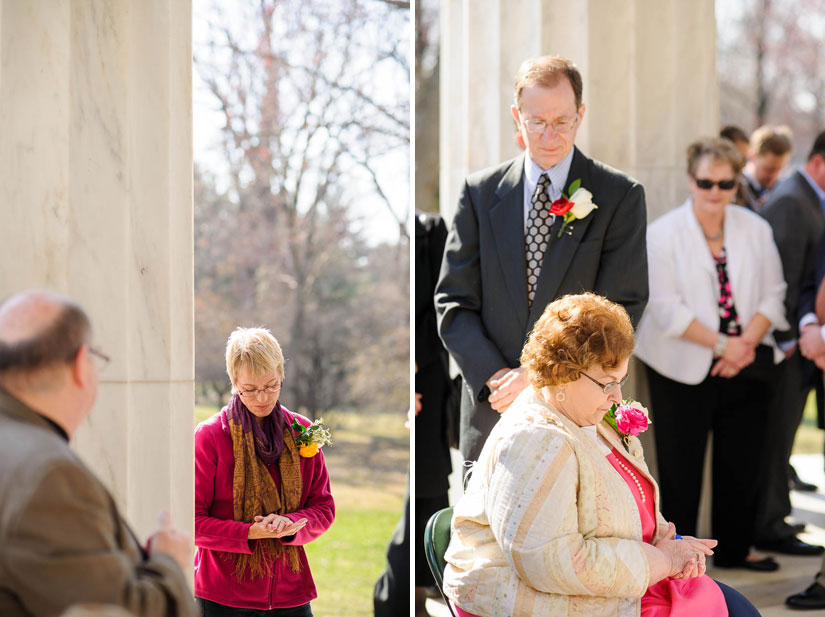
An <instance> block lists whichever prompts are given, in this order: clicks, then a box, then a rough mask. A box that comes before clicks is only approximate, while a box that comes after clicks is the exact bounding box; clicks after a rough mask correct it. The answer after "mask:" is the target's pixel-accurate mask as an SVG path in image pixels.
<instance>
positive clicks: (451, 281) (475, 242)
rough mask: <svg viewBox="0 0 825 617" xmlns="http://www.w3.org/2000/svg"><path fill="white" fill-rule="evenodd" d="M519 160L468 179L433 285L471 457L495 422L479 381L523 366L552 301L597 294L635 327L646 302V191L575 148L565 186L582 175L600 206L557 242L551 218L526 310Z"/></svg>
mask: <svg viewBox="0 0 825 617" xmlns="http://www.w3.org/2000/svg"><path fill="white" fill-rule="evenodd" d="M524 156H525V155H521V156H518V157H516V158H515V159H512V160H510V161H507V162H506V163H503V164H501V165H499V166H498V167H495V168H492V169H487V170H484V171H481V172H478V173H476V174H473V175H472V176H470V177H469V178H467V180H466V182H465V184H464V187H463V189H462V192H461V196H460V199H459V204H458V210H457V212H456V215H455V218H454V220H453V224H452V228H451V229H450V232H449V235H448V237H447V246H446V249H445V253H444V261H443V263H442V266H441V277H440V279H439V282H438V285H437V287H436V293H435V306H436V311H437V313H438V322H439V324H438V325H439V334H440V335H441V338H442V340H443V341H444V345H445V346H446V347H447V350H448V351H449V352H450V354H451V356H452V357H453V358H454V359H455V361H456V362H457V363H458V366H459V368H460V369H461V374H462V376H463V378H464V383H465V387H464V388H463V391H462V402H461V435H460V441H461V452H462V454H463V455H464V456H465V458H467V459H470V460H475V459H476V458H477V457H478V454H479V452H480V451H481V447H482V446H483V444H484V441H485V440H486V438H487V435H488V434H489V433H490V430H491V429H492V427H493V425H494V424H495V423H496V421H497V420H498V418H499V414H498V413H497V412H495V411H494V410H493V409H492V408H491V407H490V405H489V403H488V402H487V400H486V388H485V382H486V381H487V380H488V379H489V378H490V377H491V376H492V375H493V373H495V372H496V371H497V370H498V369H500V368H503V367H511V368H514V367H517V366H519V357H520V356H521V350H522V347H523V346H524V343H525V340H526V339H527V336H528V334H529V333H530V330H531V328H532V327H533V324H534V323H535V321H536V320H537V319H538V318H539V316H540V315H541V313H542V312H543V310H544V307H545V306H546V305H547V304H548V303H549V302H552V301H553V300H555V299H556V298H559V297H561V296H563V295H565V294H571V293H581V292H583V291H593V292H595V293H598V294H601V295H603V296H605V297H607V298H609V299H610V300H613V301H614V302H618V303H620V304H622V305H624V307H625V308H626V309H627V311H628V313H629V314H630V317H631V319H632V320H633V323H634V325H635V324H638V322H639V319H640V318H641V315H642V312H643V311H644V307H645V305H646V304H647V298H648V280H647V248H646V243H645V231H646V227H647V221H646V211H645V199H644V189H643V188H642V186H641V185H640V184H639V183H637V182H636V181H634V180H632V179H630V178H628V177H627V176H626V175H624V174H622V173H621V172H619V171H617V170H615V169H612V168H610V167H608V166H606V165H603V164H601V163H599V162H598V161H594V160H592V159H590V158H588V157H586V156H584V155H583V154H582V153H581V152H580V151H579V150H578V149H576V150H575V152H574V154H573V161H572V163H571V166H570V172H569V175H568V177H567V181H566V182H565V186H564V188H565V192H566V190H567V187H569V185H570V183H571V182H573V181H574V180H576V179H581V186H582V187H583V188H585V189H587V190H589V191H590V192H591V193H592V194H593V203H594V204H596V206H598V208H597V209H596V210H593V211H592V212H591V213H590V215H589V216H587V217H586V218H584V219H582V220H579V221H574V222H572V223H571V226H572V233H571V234H563V235H562V237H561V238H557V237H556V235H557V233H558V230H559V229H560V226H561V222H562V221H561V217H556V222H555V223H554V225H553V228H552V229H551V232H550V238H549V243H548V246H547V250H546V252H545V257H544V261H543V263H542V268H541V274H540V275H539V280H538V286H537V289H536V295H535V299H534V301H533V305H532V309H531V310H529V311H528V307H527V273H526V270H527V266H526V257H525V249H524Z"/></svg>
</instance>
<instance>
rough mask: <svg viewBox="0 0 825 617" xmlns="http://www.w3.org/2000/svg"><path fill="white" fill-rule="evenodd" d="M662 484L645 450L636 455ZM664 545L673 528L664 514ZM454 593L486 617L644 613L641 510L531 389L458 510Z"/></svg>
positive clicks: (646, 573)
mask: <svg viewBox="0 0 825 617" xmlns="http://www.w3.org/2000/svg"><path fill="white" fill-rule="evenodd" d="M598 432H599V433H600V434H601V435H603V436H605V437H606V438H607V439H608V441H609V442H610V443H611V444H612V445H613V446H614V447H616V448H617V449H618V450H619V451H620V452H622V453H624V454H625V455H626V456H627V458H628V460H629V461H630V462H631V463H633V465H634V467H635V469H634V473H641V474H643V475H644V476H645V477H646V478H647V479H648V480H650V482H651V483H653V485H654V487H656V489H655V500H656V504H658V503H659V488H658V486H657V485H656V483H655V481H654V480H653V478H652V477H651V476H650V473H649V472H648V469H647V465H646V464H645V462H644V458H643V454H642V448H641V444H640V443H639V440H638V439H637V438H636V437H631V438H630V439H631V445H630V451H629V452H625V450H624V446H623V445H622V444H621V441H620V440H619V437H618V435H617V434H616V433H615V432H614V431H613V429H612V428H611V427H610V426H609V425H607V424H606V423H604V422H603V423H602V424H601V425H599V427H598ZM657 518H658V523H659V524H658V527H657V530H656V536H655V538H654V541H655V540H658V539H659V538H660V537H662V535H664V533H665V532H666V531H667V523H666V522H665V520H664V519H663V518H662V515H661V514H660V513H658V508H657ZM446 560H447V562H448V565H447V567H446V570H445V573H444V588H445V592H446V593H447V595H448V596H449V597H450V598H451V599H452V600H453V601H454V602H455V603H456V604H458V606H460V607H461V608H463V609H464V610H466V611H469V612H470V613H473V614H475V615H479V616H480V617H503V616H505V615H506V616H510V617H528V616H530V617H551V616H553V617H557V616H562V615H568V616H572V615H581V616H585V615H586V616H588V617H600V616H610V617H625V616H628V617H636V616H637V615H639V611H640V607H641V597H642V596H643V595H644V593H645V591H646V590H647V588H648V586H649V579H650V570H649V566H648V562H647V559H646V558H645V555H644V552H643V548H642V527H641V520H640V517H639V511H638V508H637V507H636V502H635V500H634V498H633V495H632V494H631V492H630V489H629V488H628V487H627V484H626V483H625V481H624V480H623V479H622V477H621V476H620V475H619V474H617V473H616V471H615V470H614V468H613V467H612V466H611V464H610V462H609V461H608V460H607V458H606V457H605V455H604V454H603V453H602V452H601V451H600V450H599V448H598V446H597V445H596V444H595V443H594V441H593V440H592V439H591V438H590V437H589V436H588V435H586V434H585V432H584V431H583V430H582V429H580V428H579V427H578V426H577V425H576V424H574V423H573V422H571V421H570V420H569V419H567V418H566V417H565V416H563V415H562V414H560V413H558V412H557V411H556V410H555V409H553V407H551V406H550V405H549V404H547V403H546V402H545V401H544V400H543V399H542V397H541V396H540V395H538V394H537V393H536V392H535V391H534V390H533V389H532V388H527V389H526V390H525V391H524V392H522V394H521V395H520V396H519V397H518V398H517V399H516V401H515V402H514V403H513V405H512V406H511V408H510V409H509V410H508V411H507V412H506V413H505V414H503V415H502V417H501V420H500V421H499V423H498V424H497V425H496V426H495V428H494V429H493V431H492V433H491V434H490V437H489V438H488V440H487V442H486V444H485V445H484V449H483V450H482V452H481V456H480V458H479V460H478V462H477V463H476V465H475V467H474V469H473V472H472V475H471V478H470V482H469V486H468V488H467V492H466V493H465V495H464V497H462V499H461V500H460V501H459V502H458V503H457V504H456V506H455V510H454V517H453V535H452V539H451V542H450V546H449V548H448V550H447V554H446Z"/></svg>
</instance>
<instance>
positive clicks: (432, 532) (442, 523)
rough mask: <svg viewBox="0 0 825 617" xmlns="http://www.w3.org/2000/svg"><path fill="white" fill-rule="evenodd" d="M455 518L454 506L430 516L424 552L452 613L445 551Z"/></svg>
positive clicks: (425, 534) (425, 532) (436, 582)
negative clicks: (447, 586) (446, 591)
mask: <svg viewBox="0 0 825 617" xmlns="http://www.w3.org/2000/svg"><path fill="white" fill-rule="evenodd" d="M452 520H453V508H452V507H449V508H444V509H442V510H439V511H438V512H436V513H435V514H433V515H432V516H431V517H430V520H429V521H427V526H426V528H425V529H424V553H425V554H426V555H427V563H428V564H429V566H430V571H431V572H432V573H433V578H434V579H435V584H436V586H437V587H438V590H439V591H440V592H441V595H442V596H444V601H445V602H447V608H449V609H450V614H451V615H455V613H453V608H452V606H450V601H449V599H448V598H447V596H446V595H444V586H443V582H444V567H445V566H446V562H445V561H444V553H446V552H447V546H448V545H449V544H450V524H451V522H452Z"/></svg>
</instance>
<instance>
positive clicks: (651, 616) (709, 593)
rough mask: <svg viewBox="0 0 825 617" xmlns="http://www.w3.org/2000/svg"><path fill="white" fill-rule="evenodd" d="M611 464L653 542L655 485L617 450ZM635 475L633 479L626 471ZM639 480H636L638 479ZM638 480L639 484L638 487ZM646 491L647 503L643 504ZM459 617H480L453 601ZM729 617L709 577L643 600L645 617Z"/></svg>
mask: <svg viewBox="0 0 825 617" xmlns="http://www.w3.org/2000/svg"><path fill="white" fill-rule="evenodd" d="M607 460H608V461H610V464H611V465H613V468H614V469H615V470H616V471H617V472H619V475H620V476H621V477H622V478H623V479H624V481H625V482H626V483H627V485H628V486H629V487H630V492H631V493H633V499H635V500H636V506H637V507H638V508H639V515H640V516H641V519H642V539H643V540H644V541H645V542H648V543H649V542H650V541H651V540H652V539H653V535H654V534H655V533H656V511H655V509H654V505H655V504H654V503H653V495H654V494H655V493H654V492H653V485H652V484H651V483H650V481H649V480H648V479H647V478H645V477H644V476H643V475H642V474H641V473H639V472H638V471H637V470H636V469H635V467H633V466H632V464H631V463H630V462H629V461H628V460H627V459H626V458H625V457H624V455H622V454H621V453H620V452H619V451H618V450H616V448H613V450H611V452H610V454H608V455H607ZM622 466H624V467H626V468H627V469H630V470H632V471H633V476H631V475H630V472H628V471H627V469H625V468H624V467H622ZM634 476H635V479H634ZM637 480H638V482H639V484H638V485H637V484H636V481H637ZM639 489H641V491H644V494H645V500H644V501H642V493H641V492H640V490H639ZM450 604H451V605H452V607H453V610H454V611H455V614H456V615H457V616H458V617H477V615H473V614H472V613H468V612H467V611H465V610H463V609H461V608H460V607H458V606H456V604H455V603H454V602H453V601H452V600H451V601H450ZM696 615H702V617H728V607H727V605H726V604H725V596H724V595H722V590H721V589H720V588H719V585H717V584H716V583H715V582H714V581H713V579H711V578H710V577H709V576H707V575H702V576H697V577H696V578H689V579H676V578H666V579H663V580H661V581H659V582H658V583H656V584H655V585H651V586H650V587H648V589H647V591H646V592H645V595H644V596H642V614H641V617H695V616H696Z"/></svg>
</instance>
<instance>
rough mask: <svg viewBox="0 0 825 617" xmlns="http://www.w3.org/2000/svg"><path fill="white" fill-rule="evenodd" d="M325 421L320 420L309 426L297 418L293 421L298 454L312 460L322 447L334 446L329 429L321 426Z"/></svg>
mask: <svg viewBox="0 0 825 617" xmlns="http://www.w3.org/2000/svg"><path fill="white" fill-rule="evenodd" d="M323 421H324V419H323V418H319V419H318V420H316V421H315V422H313V423H312V424H310V425H309V426H304V425H303V424H301V423H300V422H298V419H297V418H294V419H293V420H292V427H291V428H292V430H293V431H294V432H295V445H297V446H298V454H300V455H301V456H303V457H304V458H312V457H313V456H315V455H316V454H318V452H319V451H320V449H321V448H322V447H324V446H331V445H332V439H330V433H329V429H328V428H326V427H325V426H324V425H322V424H321V423H322V422H323Z"/></svg>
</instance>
